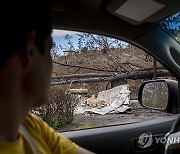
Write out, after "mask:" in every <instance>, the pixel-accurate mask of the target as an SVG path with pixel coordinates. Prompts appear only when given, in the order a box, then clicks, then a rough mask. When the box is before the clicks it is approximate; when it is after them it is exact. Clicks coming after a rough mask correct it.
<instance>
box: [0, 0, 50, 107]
mask: <svg viewBox="0 0 180 154" xmlns="http://www.w3.org/2000/svg"><path fill="white" fill-rule="evenodd" d="M3 4H4V3H3ZM3 7H4V8H5V12H1V13H0V14H1V15H0V16H1V23H2V29H1V31H2V33H1V34H2V35H1V40H2V41H1V47H2V48H1V49H0V73H1V79H2V81H3V80H4V81H6V80H7V83H6V82H4V84H7V85H8V84H9V83H11V85H12V88H16V89H17V91H22V94H23V98H22V99H24V101H27V100H26V99H27V98H28V99H29V101H31V102H33V101H34V102H33V103H34V104H31V106H35V105H39V104H43V103H45V102H44V101H46V100H47V98H46V97H47V96H46V95H47V92H48V87H49V84H50V75H51V67H52V66H51V65H52V64H51V63H52V61H51V56H50V49H51V45H52V42H51V31H52V25H51V13H50V3H49V2H48V1H47V0H25V1H20V0H10V1H6V2H5V4H4V5H3ZM1 9H2V8H1ZM14 70H16V71H14ZM7 72H9V73H7ZM10 73H11V75H9V74H10ZM8 81H10V82H9V83H8ZM0 82H1V81H0ZM2 84H3V83H2V82H1V85H2ZM13 86H14V87H13ZM7 87H8V86H7ZM25 96H26V98H25ZM43 97H45V98H43Z"/></svg>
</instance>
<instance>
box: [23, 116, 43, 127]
mask: <svg viewBox="0 0 180 154" xmlns="http://www.w3.org/2000/svg"><path fill="white" fill-rule="evenodd" d="M23 125H24V126H25V127H26V128H27V129H36V130H41V128H42V127H44V126H45V125H46V124H45V122H44V121H43V120H42V119H41V118H40V117H39V116H37V115H35V114H33V113H28V114H27V115H26V117H25V119H24V121H23Z"/></svg>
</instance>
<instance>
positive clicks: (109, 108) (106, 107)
mask: <svg viewBox="0 0 180 154" xmlns="http://www.w3.org/2000/svg"><path fill="white" fill-rule="evenodd" d="M129 106H130V91H129V85H128V84H125V85H120V86H117V87H115V88H112V89H109V90H106V91H101V92H99V94H98V96H97V98H95V95H92V96H91V97H90V98H87V99H86V100H82V101H81V103H80V105H79V106H78V107H77V110H76V111H75V113H76V114H82V113H96V114H100V115H105V114H108V113H122V112H125V111H126V110H128V109H130V107H129Z"/></svg>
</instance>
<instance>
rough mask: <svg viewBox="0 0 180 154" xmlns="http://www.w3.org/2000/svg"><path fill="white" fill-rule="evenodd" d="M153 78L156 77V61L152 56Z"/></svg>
mask: <svg viewBox="0 0 180 154" xmlns="http://www.w3.org/2000/svg"><path fill="white" fill-rule="evenodd" d="M153 79H154V80H155V79H157V61H156V59H155V58H153Z"/></svg>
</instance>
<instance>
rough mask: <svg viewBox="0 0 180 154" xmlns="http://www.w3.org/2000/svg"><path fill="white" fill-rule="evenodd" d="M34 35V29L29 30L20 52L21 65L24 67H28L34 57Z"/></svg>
mask: <svg viewBox="0 0 180 154" xmlns="http://www.w3.org/2000/svg"><path fill="white" fill-rule="evenodd" d="M35 37H36V33H35V31H30V32H29V34H28V36H27V39H26V44H25V47H24V48H23V51H22V52H21V61H22V67H23V68H24V69H28V68H29V67H30V66H31V64H32V61H33V59H34V52H35V44H34V42H35Z"/></svg>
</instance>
